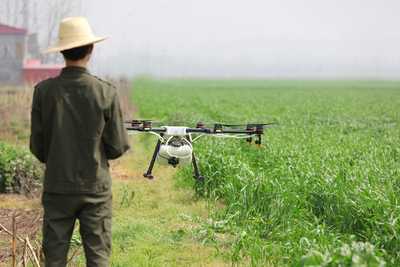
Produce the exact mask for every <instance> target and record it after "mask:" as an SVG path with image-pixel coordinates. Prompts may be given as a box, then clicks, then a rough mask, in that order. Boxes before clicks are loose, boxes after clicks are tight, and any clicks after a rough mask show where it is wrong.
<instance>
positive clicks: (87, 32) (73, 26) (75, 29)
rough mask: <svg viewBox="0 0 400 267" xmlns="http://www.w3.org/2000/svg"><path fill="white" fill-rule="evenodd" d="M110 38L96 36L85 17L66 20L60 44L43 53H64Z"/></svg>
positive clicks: (61, 32)
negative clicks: (64, 51)
mask: <svg viewBox="0 0 400 267" xmlns="http://www.w3.org/2000/svg"><path fill="white" fill-rule="evenodd" d="M110 37H111V36H106V37H96V36H94V35H93V33H92V30H91V29H90V26H89V23H88V22H87V20H86V19H85V18H84V17H71V18H66V19H63V20H62V21H61V22H60V30H59V33H58V42H57V43H56V44H54V45H52V46H49V47H48V48H47V49H45V50H44V51H42V53H50V52H57V51H63V50H67V49H71V48H75V47H79V46H84V45H89V44H93V43H96V42H100V41H103V40H104V39H107V38H110Z"/></svg>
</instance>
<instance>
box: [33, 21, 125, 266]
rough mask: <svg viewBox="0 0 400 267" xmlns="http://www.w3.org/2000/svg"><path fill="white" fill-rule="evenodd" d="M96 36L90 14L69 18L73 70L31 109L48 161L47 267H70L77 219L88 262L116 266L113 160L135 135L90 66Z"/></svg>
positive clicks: (37, 149)
mask: <svg viewBox="0 0 400 267" xmlns="http://www.w3.org/2000/svg"><path fill="white" fill-rule="evenodd" d="M106 38H109V36H107V37H95V36H94V35H93V33H92V31H91V29H90V26H89V24H88V22H87V21H86V19H85V18H83V17H73V18H66V19H64V20H62V21H61V23H60V28H59V41H58V42H57V43H56V44H55V45H52V46H50V47H49V48H47V49H46V50H45V51H43V52H42V53H49V52H56V51H60V52H61V53H62V54H63V56H64V59H65V63H66V67H65V68H63V69H62V71H61V74H60V75H59V76H58V77H55V78H52V79H48V80H45V81H43V82H41V83H39V84H38V85H37V86H36V87H35V92H34V95H33V102H32V113H31V139H30V149H31V151H32V153H33V154H34V155H35V156H36V157H37V158H38V159H39V160H40V161H41V162H43V163H45V164H46V171H45V175H44V181H43V189H44V191H43V195H42V203H43V207H44V216H43V252H44V255H45V265H46V266H51V267H55V266H66V263H67V255H68V250H69V245H70V241H71V236H72V232H73V229H74V225H75V221H76V219H78V220H79V224H80V234H81V237H82V241H83V246H84V250H85V255H86V261H87V266H108V262H109V258H110V251H111V217H112V193H111V178H110V174H109V171H108V160H109V159H115V158H118V157H119V156H121V155H122V154H123V153H124V152H125V151H126V150H127V149H128V148H129V145H128V139H127V134H126V130H125V127H124V124H123V117H122V112H121V108H120V104H119V101H118V95H117V90H116V88H115V87H113V86H112V85H111V84H109V83H107V82H105V81H102V80H100V79H98V78H96V77H94V76H92V75H91V74H90V72H89V71H88V70H87V62H88V61H89V59H90V57H91V55H92V51H93V43H95V42H99V41H102V40H104V39H106Z"/></svg>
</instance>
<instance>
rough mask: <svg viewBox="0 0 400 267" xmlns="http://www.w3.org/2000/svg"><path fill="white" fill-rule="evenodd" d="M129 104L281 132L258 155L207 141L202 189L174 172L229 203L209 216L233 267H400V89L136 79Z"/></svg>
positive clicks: (166, 115) (187, 118) (269, 136)
mask: <svg viewBox="0 0 400 267" xmlns="http://www.w3.org/2000/svg"><path fill="white" fill-rule="evenodd" d="M153 96H157V97H153ZM133 98H134V99H135V102H136V103H137V104H138V108H139V110H140V114H141V115H142V114H143V115H142V116H141V117H143V118H146V117H150V118H153V117H154V118H157V119H160V120H164V119H165V120H172V119H181V120H184V122H183V124H184V125H186V124H189V122H193V121H194V122H195V121H202V122H206V123H212V122H225V123H249V122H253V123H261V122H271V121H272V122H279V123H280V125H282V126H284V127H282V128H275V129H267V131H266V134H265V135H264V137H263V144H264V146H263V147H262V148H261V149H255V148H253V147H250V146H248V145H246V144H245V143H243V141H237V140H225V139H213V138H204V139H202V140H201V139H200V141H199V142H197V144H195V145H194V147H195V150H196V153H197V155H198V161H199V166H200V173H201V174H202V175H204V176H206V177H207V178H208V179H207V181H206V182H205V183H201V182H197V181H196V182H195V181H193V180H191V179H190V178H187V177H191V173H192V169H191V168H183V171H182V172H181V173H180V174H178V175H177V181H178V183H179V184H181V185H182V186H188V185H189V186H191V187H192V188H193V190H194V191H195V192H196V194H197V195H198V196H203V197H206V198H207V199H216V198H218V199H219V200H221V201H222V202H223V203H224V204H225V205H226V207H227V208H226V209H224V210H222V211H220V212H217V213H215V214H214V217H213V219H214V221H218V222H220V224H223V225H225V227H224V230H223V231H224V232H226V233H230V234H232V235H235V236H236V241H235V243H234V245H233V247H232V249H231V252H230V254H229V258H230V260H231V262H232V263H233V264H240V263H243V264H248V265H253V266H257V265H259V264H271V265H275V266H276V265H289V266H310V265H324V264H325V265H327V264H328V265H329V264H332V265H333V266H336V264H343V265H344V266H348V262H353V263H352V264H353V265H357V266H358V264H367V265H368V266H379V265H381V264H383V263H385V264H386V265H388V266H396V265H397V264H399V261H400V259H399V253H400V243H399V241H398V240H399V239H398V236H399V234H400V232H399V222H398V219H399V218H400V211H399V210H400V205H399V202H398V198H397V197H396V196H397V195H398V192H399V185H400V184H399V178H398V177H399V176H398V172H399V170H400V168H399V151H400V143H399V139H398V138H397V137H398V136H399V130H400V128H399V116H398V110H399V107H400V102H399V99H400V83H399V82H392V81H262V80H236V81H235V80H213V81H206V80H154V79H148V78H138V79H136V80H135V81H134V91H133ZM148 99H152V104H153V105H151V106H149V105H146V103H148ZM154 106H156V107H159V108H157V109H155V108H154ZM187 126H190V125H187ZM205 227H206V228H207V227H209V230H210V231H211V232H213V231H215V230H216V229H214V228H215V227H213V225H208V226H205ZM220 230H221V229H218V231H220ZM346 251H347V252H350V254H349V255H347V254H346V253H347V252H346Z"/></svg>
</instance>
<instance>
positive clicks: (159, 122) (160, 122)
mask: <svg viewBox="0 0 400 267" xmlns="http://www.w3.org/2000/svg"><path fill="white" fill-rule="evenodd" d="M170 122H179V120H176V121H158V122H152V123H151V124H162V123H170Z"/></svg>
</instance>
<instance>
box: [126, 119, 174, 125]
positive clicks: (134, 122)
mask: <svg viewBox="0 0 400 267" xmlns="http://www.w3.org/2000/svg"><path fill="white" fill-rule="evenodd" d="M124 122H125V123H132V124H148V123H151V124H162V123H170V122H179V121H178V120H176V121H159V122H154V121H153V120H124Z"/></svg>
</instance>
